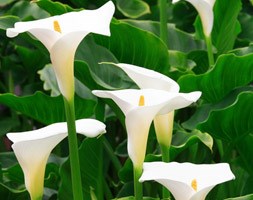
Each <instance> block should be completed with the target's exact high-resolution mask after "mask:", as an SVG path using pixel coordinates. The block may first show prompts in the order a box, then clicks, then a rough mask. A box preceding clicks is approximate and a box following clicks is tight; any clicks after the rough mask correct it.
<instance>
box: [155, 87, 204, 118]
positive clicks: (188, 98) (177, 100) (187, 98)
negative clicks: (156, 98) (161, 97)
mask: <svg viewBox="0 0 253 200" xmlns="http://www.w3.org/2000/svg"><path fill="white" fill-rule="evenodd" d="M168 95H169V96H170V98H168V102H167V104H166V106H165V107H164V108H163V109H162V110H161V111H160V112H159V114H160V115H163V114H167V113H169V112H171V111H173V110H177V109H180V108H184V107H187V106H189V105H190V104H192V103H193V102H196V101H197V100H198V99H199V98H200V96H201V92H199V91H195V92H190V93H169V94H168Z"/></svg>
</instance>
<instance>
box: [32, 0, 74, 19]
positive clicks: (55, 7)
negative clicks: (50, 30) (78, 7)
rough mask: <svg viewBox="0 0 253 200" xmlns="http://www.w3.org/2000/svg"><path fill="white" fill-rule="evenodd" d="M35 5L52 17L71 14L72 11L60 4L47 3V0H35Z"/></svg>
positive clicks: (67, 6)
mask: <svg viewBox="0 0 253 200" xmlns="http://www.w3.org/2000/svg"><path fill="white" fill-rule="evenodd" d="M35 3H36V4H37V5H38V6H39V7H40V8H42V9H43V10H45V11H47V12H48V13H50V15H52V16H53V15H61V14H64V13H66V12H71V11H73V10H74V9H73V8H71V7H70V6H69V5H67V4H63V3H60V2H53V1H49V0H37V1H35Z"/></svg>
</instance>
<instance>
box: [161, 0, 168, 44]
mask: <svg viewBox="0 0 253 200" xmlns="http://www.w3.org/2000/svg"><path fill="white" fill-rule="evenodd" d="M159 7H160V38H161V40H162V41H163V42H164V44H165V45H166V46H167V48H169V45H168V27H167V20H168V16H167V0H159Z"/></svg>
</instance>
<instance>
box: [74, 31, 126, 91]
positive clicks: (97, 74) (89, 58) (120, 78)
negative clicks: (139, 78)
mask: <svg viewBox="0 0 253 200" xmlns="http://www.w3.org/2000/svg"><path fill="white" fill-rule="evenodd" d="M94 52H96V53H94ZM76 59H77V60H80V62H79V61H78V63H76V65H75V73H76V75H78V79H79V80H80V81H81V82H82V83H84V84H85V85H86V86H87V87H89V88H90V89H91V88H92V89H98V87H99V88H101V87H102V88H107V89H119V88H127V87H129V82H130V81H129V80H130V79H129V78H128V77H127V76H126V75H125V73H124V72H123V71H122V70H121V69H119V68H116V67H114V66H112V65H108V64H103V63H104V62H113V63H118V60H117V59H116V58H115V56H114V55H113V54H112V52H110V51H109V50H108V49H106V48H105V47H103V46H100V45H97V44H96V43H95V42H94V40H93V37H89V36H88V37H86V38H85V39H84V40H83V42H82V43H81V44H80V45H79V48H78V50H77V52H76ZM81 61H85V63H84V62H83V63H82V66H81ZM86 79H87V80H86ZM92 79H93V80H92ZM89 81H91V82H89ZM94 81H95V82H94ZM94 86H95V88H94Z"/></svg>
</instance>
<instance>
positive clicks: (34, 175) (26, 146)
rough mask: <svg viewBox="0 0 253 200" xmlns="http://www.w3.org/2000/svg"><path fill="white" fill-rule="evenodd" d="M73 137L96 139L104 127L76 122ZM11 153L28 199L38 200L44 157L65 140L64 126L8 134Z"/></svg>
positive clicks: (53, 125)
mask: <svg viewBox="0 0 253 200" xmlns="http://www.w3.org/2000/svg"><path fill="white" fill-rule="evenodd" d="M76 129H77V133H80V134H82V135H85V136H87V137H97V136H98V135H100V134H103V133H105V132H106V131H105V125H104V124H103V123H102V122H99V121H97V120H94V119H80V120H77V121H76ZM7 137H8V138H9V139H10V140H11V141H12V142H13V145H12V149H13V151H14V153H15V155H16V157H17V160H18V162H19V164H20V166H21V168H22V170H23V172H24V176H25V186H26V189H27V190H28V192H29V194H30V196H31V199H32V200H35V199H41V197H42V195H43V185H44V174H45V167H46V163H47V160H48V157H49V155H50V153H51V151H52V150H53V148H54V147H55V146H56V145H57V144H58V143H60V142H61V141H62V140H63V139H64V138H65V137H67V123H66V122H61V123H55V124H51V125H49V126H46V127H44V128H41V129H37V130H33V131H26V132H19V133H8V134H7Z"/></svg>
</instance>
